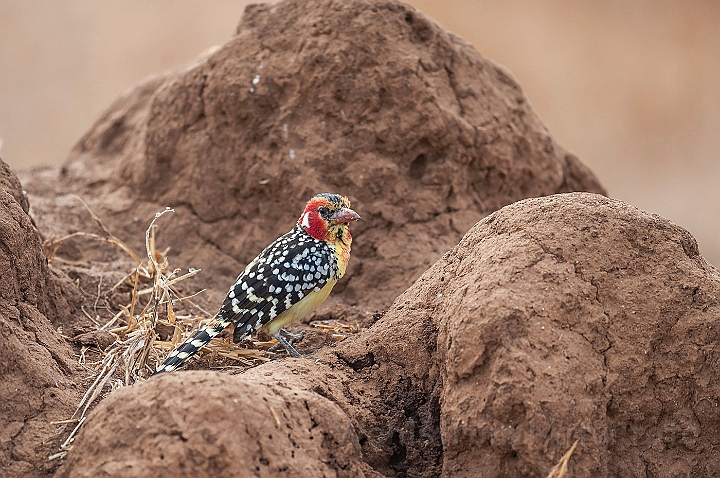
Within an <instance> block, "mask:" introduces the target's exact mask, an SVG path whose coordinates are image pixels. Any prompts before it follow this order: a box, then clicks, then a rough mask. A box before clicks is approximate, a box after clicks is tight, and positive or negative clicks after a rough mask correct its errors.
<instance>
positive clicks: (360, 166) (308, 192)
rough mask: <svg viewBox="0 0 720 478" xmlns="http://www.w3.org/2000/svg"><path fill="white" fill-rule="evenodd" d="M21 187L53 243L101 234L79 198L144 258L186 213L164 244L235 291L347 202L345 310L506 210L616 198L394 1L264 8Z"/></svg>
mask: <svg viewBox="0 0 720 478" xmlns="http://www.w3.org/2000/svg"><path fill="white" fill-rule="evenodd" d="M23 182H24V184H25V185H26V187H27V188H28V190H30V191H31V192H32V193H33V194H34V196H35V197H34V198H33V207H34V208H35V216H36V220H37V221H38V224H40V227H41V229H42V230H43V231H44V232H46V233H54V232H66V231H67V229H68V228H75V229H79V230H83V228H84V229H86V230H87V229H88V228H92V224H91V223H89V222H88V223H86V224H85V225H84V227H83V224H79V223H78V219H77V217H80V216H83V215H84V216H85V217H86V216H87V215H86V214H78V209H77V207H78V206H77V203H73V202H72V201H68V200H67V197H66V196H65V195H67V193H68V192H69V191H73V192H77V193H78V194H81V195H82V196H83V197H84V198H86V200H88V202H90V203H91V204H92V206H93V208H94V209H95V210H96V211H98V212H99V214H100V215H101V217H103V218H104V219H105V220H107V221H108V225H109V226H111V228H112V229H113V230H114V231H115V232H116V233H117V234H118V235H119V236H120V237H121V239H123V240H125V241H128V242H129V243H130V244H132V245H135V246H136V247H137V249H139V250H142V249H143V245H142V244H141V242H140V241H141V239H142V237H143V234H144V228H145V227H146V225H147V223H148V221H149V219H150V218H151V217H152V214H153V213H154V212H155V211H157V210H158V209H162V208H163V207H164V206H170V207H174V208H176V209H177V214H175V216H174V217H173V219H172V225H170V226H168V227H169V229H168V228H166V229H165V230H164V235H163V236H162V237H161V242H162V243H163V244H166V245H169V246H170V247H171V250H172V251H173V254H177V255H179V257H176V258H174V259H173V263H175V264H183V265H185V266H192V267H196V268H202V269H203V271H204V272H203V274H200V275H198V276H197V277H196V280H197V281H198V282H197V283H198V285H201V287H203V288H205V287H210V288H217V289H218V290H222V291H225V290H227V287H228V284H230V283H231V281H232V279H233V278H234V277H236V275H237V273H238V271H240V270H242V267H243V266H244V264H246V263H247V262H248V261H249V260H250V259H252V258H253V257H254V256H255V255H256V254H257V253H258V252H259V251H260V250H262V248H263V247H264V246H265V245H267V244H268V243H269V242H270V241H271V240H273V239H275V238H276V237H278V236H279V235H280V234H282V233H284V232H286V231H287V230H289V228H290V227H291V225H292V224H293V222H294V221H295V220H296V219H297V216H298V215H299V213H300V211H301V209H302V205H303V203H304V201H307V200H308V199H309V198H310V197H311V196H312V195H314V194H315V193H318V192H324V191H330V192H339V193H342V194H344V195H347V196H349V197H350V198H351V200H352V201H353V202H354V205H356V208H357V210H358V212H359V213H360V214H361V215H362V217H363V220H362V221H361V222H360V223H358V224H356V225H354V228H353V235H354V236H355V239H356V241H355V247H354V249H353V259H352V261H351V263H350V269H349V271H348V274H347V279H346V280H344V281H343V282H342V283H341V284H339V285H338V287H336V291H335V294H334V295H333V299H332V300H339V301H342V302H344V303H345V304H351V305H360V306H362V307H363V308H368V309H372V308H384V307H387V306H388V305H389V304H390V303H391V302H392V300H393V299H394V298H395V297H396V296H397V295H398V294H399V293H401V292H402V291H403V290H405V289H406V288H407V287H408V286H409V285H410V284H411V283H412V281H413V280H415V279H416V278H417V277H418V276H419V275H420V274H421V273H422V271H424V270H425V269H427V267H429V266H430V265H431V264H432V263H433V262H434V261H435V260H437V259H438V258H439V257H440V256H441V255H442V254H443V253H444V252H445V251H447V250H448V249H449V248H450V247H452V246H453V245H455V244H457V241H458V240H459V239H460V237H462V235H463V234H464V233H465V232H466V231H467V230H468V229H469V228H470V227H471V226H472V225H473V224H475V222H477V221H478V220H479V219H481V218H482V217H483V216H485V215H487V214H489V213H490V212H492V211H494V210H496V209H498V208H500V207H502V206H504V205H507V204H510V203H512V202H513V201H516V200H519V199H522V198H526V197H531V196H543V195H549V194H553V193H557V192H566V191H591V192H600V193H603V192H604V190H603V188H602V186H601V185H600V184H599V182H598V181H597V179H596V178H595V176H594V175H593V174H592V172H590V171H589V170H588V169H587V168H586V167H585V166H584V165H583V164H582V163H581V162H580V161H579V160H578V159H577V158H575V157H574V156H572V155H570V154H568V153H566V152H565V151H564V150H563V149H562V147H560V146H559V145H558V144H556V143H555V141H554V139H553V138H552V136H551V135H550V133H549V132H548V130H547V128H546V127H545V126H544V125H543V124H542V122H541V121H540V120H539V119H538V117H537V116H536V114H535V113H534V112H533V110H532V109H531V108H530V106H529V104H528V102H527V100H526V98H525V96H524V95H523V93H522V91H521V89H520V87H519V86H518V84H517V83H516V82H515V80H514V79H513V78H512V77H511V76H510V74H509V73H508V72H507V71H505V70H504V69H503V68H501V67H499V66H498V65H496V64H494V63H492V62H491V61H489V60H487V59H485V58H483V57H482V56H481V55H480V54H478V53H477V51H475V50H474V49H473V48H472V47H471V46H470V45H469V44H467V43H466V42H464V41H463V40H461V39H459V38H457V37H456V36H454V35H452V34H449V33H448V32H446V31H444V30H443V29H442V28H441V27H440V26H438V25H437V24H435V23H434V22H433V21H431V20H430V19H428V18H427V17H426V16H424V15H423V14H422V13H420V12H418V11H416V10H414V9H412V8H411V7H409V6H407V5H404V4H401V3H398V2H395V1H387V0H353V1H337V0H325V1H320V2H306V1H304V0H297V1H285V2H281V3H279V4H276V5H253V6H250V7H249V8H248V9H247V11H246V13H245V15H244V17H243V19H242V22H241V23H240V25H239V27H238V30H237V35H236V36H235V37H233V38H232V39H231V40H230V41H229V42H228V43H226V44H225V45H223V46H222V47H221V48H220V49H219V50H218V51H216V52H215V53H213V54H211V55H210V56H208V57H207V58H205V59H203V60H202V61H199V62H198V63H197V64H195V65H192V66H190V67H188V68H186V69H184V70H181V71H178V72H173V73H169V74H166V75H164V76H161V77H158V78H154V79H151V80H149V81H147V82H146V83H144V84H143V85H141V86H139V87H138V88H136V89H135V90H133V91H131V92H129V93H128V94H126V95H124V96H122V97H121V98H119V99H118V100H117V101H116V102H115V104H113V105H112V106H111V107H110V109H109V110H108V111H107V112H106V113H105V114H104V115H103V117H102V118H101V119H100V120H99V121H98V122H97V123H96V124H95V126H93V127H92V129H91V130H90V131H89V132H88V133H87V134H86V135H85V136H84V137H83V138H82V139H81V140H80V141H79V143H78V144H77V145H76V147H75V149H74V150H73V152H72V154H71V157H70V159H69V161H68V163H67V164H66V165H65V166H64V168H63V169H62V171H61V173H60V174H59V175H54V173H53V172H52V171H50V172H45V173H36V174H35V175H34V176H30V175H29V176H27V177H25V178H23ZM48 188H51V189H53V191H48ZM43 196H45V197H43ZM73 204H75V205H74V206H73ZM63 253H64V254H68V253H69V251H64V252H63ZM71 258H73V259H82V258H85V259H87V256H85V257H83V256H82V255H81V253H80V252H77V251H76V252H75V256H74V257H71ZM216 305H217V304H216Z"/></svg>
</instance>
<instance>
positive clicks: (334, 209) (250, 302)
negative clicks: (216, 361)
mask: <svg viewBox="0 0 720 478" xmlns="http://www.w3.org/2000/svg"><path fill="white" fill-rule="evenodd" d="M358 219H360V216H359V215H358V214H357V213H356V212H355V211H353V210H352V209H350V202H349V201H348V199H347V198H346V197H343V196H340V195H337V194H327V193H324V194H318V195H317V196H315V197H313V198H312V199H311V200H310V201H309V202H308V203H307V205H306V206H305V210H304V211H303V213H302V215H301V216H300V219H298V221H297V223H296V224H295V227H294V228H293V229H292V230H291V231H290V232H288V233H287V234H285V235H283V236H281V237H279V238H278V239H276V240H275V242H273V243H272V244H270V245H269V246H267V247H266V248H265V249H264V250H263V251H262V252H261V253H260V254H259V255H258V256H257V257H256V258H255V259H253V260H252V262H250V264H248V265H247V267H246V268H245V270H244V271H243V272H242V274H240V276H238V278H237V280H236V281H235V283H234V284H233V285H232V287H230V291H229V292H228V294H227V297H226V298H225V301H224V302H223V305H222V307H220V311H219V312H218V313H217V315H216V316H215V318H214V319H213V320H212V322H210V323H209V324H208V325H206V326H205V327H203V328H202V329H201V330H199V331H198V332H196V333H195V334H194V335H192V336H191V337H190V338H188V339H187V340H186V341H185V342H183V343H182V344H181V345H180V346H179V347H178V348H176V349H175V350H174V351H173V352H172V353H171V354H170V355H169V356H168V357H167V359H165V362H163V364H162V365H160V367H158V369H157V371H156V372H155V373H156V374H157V373H160V372H172V371H173V370H177V369H178V368H179V367H181V366H182V365H183V364H184V363H185V362H187V360H188V359H190V357H192V356H193V355H195V354H196V353H197V352H198V350H200V349H201V348H202V347H204V346H205V345H207V344H208V343H209V342H210V340H211V339H212V338H213V337H215V336H216V335H218V334H219V333H220V332H222V331H223V330H224V329H225V328H226V327H227V326H228V325H230V324H235V332H234V334H233V340H234V341H235V342H239V341H240V340H243V339H244V338H246V337H248V336H250V335H251V334H253V333H254V332H256V331H258V330H260V329H261V328H262V329H265V330H267V331H268V332H269V333H270V334H271V335H272V336H273V337H275V338H277V339H278V341H279V342H280V343H281V344H282V345H283V346H284V347H285V349H286V350H287V351H288V353H289V354H291V355H293V356H295V357H301V355H300V354H299V353H298V352H297V350H295V349H294V348H293V346H292V345H291V344H290V343H289V342H288V341H287V340H285V338H284V337H282V335H281V332H284V331H283V327H285V326H287V325H288V324H290V323H292V322H294V321H297V320H300V319H302V318H303V317H305V316H306V315H307V314H309V313H310V312H311V311H312V310H314V309H315V308H316V307H317V306H319V305H320V304H322V303H323V302H324V301H325V299H327V297H328V295H329V294H330V291H331V290H332V288H333V286H334V285H335V284H336V283H337V281H338V280H340V279H341V278H342V276H343V275H345V269H346V268H347V264H348V261H349V260H350V245H351V243H352V236H351V235H350V228H349V224H350V223H351V222H353V221H357V220H358Z"/></svg>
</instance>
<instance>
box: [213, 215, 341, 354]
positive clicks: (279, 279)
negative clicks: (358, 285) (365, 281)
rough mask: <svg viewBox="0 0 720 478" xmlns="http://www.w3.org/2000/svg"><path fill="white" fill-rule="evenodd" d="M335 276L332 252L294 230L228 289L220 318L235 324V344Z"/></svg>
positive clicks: (325, 244)
mask: <svg viewBox="0 0 720 478" xmlns="http://www.w3.org/2000/svg"><path fill="white" fill-rule="evenodd" d="M336 276H337V262H336V259H335V254H334V251H333V250H332V248H331V247H330V246H329V245H328V244H327V243H326V242H324V241H319V240H317V239H314V238H313V237H312V236H310V235H309V234H307V233H306V232H305V231H304V230H302V229H301V228H299V227H295V228H294V229H293V230H292V231H290V232H288V233H287V234H285V235H283V236H281V237H279V238H278V239H277V240H276V241H275V242H273V243H272V244H270V245H269V246H268V247H266V248H265V250H263V251H262V252H261V253H260V255H258V256H257V257H256V258H255V259H254V260H253V261H252V262H251V263H250V264H248V266H247V267H246V268H245V270H244V271H243V273H242V274H240V276H239V277H238V279H237V281H236V282H235V284H233V286H232V287H231V288H230V291H229V292H228V295H227V297H226V298H225V302H224V303H223V305H222V307H221V308H220V313H219V315H220V316H222V318H223V319H225V320H228V321H232V322H233V323H234V324H235V334H234V337H233V338H234V340H235V341H236V342H237V341H239V340H241V339H242V338H244V337H246V336H248V335H250V334H252V333H253V332H255V331H257V330H258V329H259V328H260V327H262V326H263V325H265V324H267V323H268V322H270V321H271V320H273V319H274V318H276V317H278V316H279V315H280V314H282V313H283V312H285V311H286V310H287V309H289V308H290V307H292V306H293V305H294V304H296V303H297V302H299V301H300V300H302V299H303V298H304V297H305V296H307V295H308V294H309V293H311V292H313V291H319V290H320V289H322V287H323V286H324V285H326V284H327V283H328V281H329V280H330V279H331V278H333V277H336Z"/></svg>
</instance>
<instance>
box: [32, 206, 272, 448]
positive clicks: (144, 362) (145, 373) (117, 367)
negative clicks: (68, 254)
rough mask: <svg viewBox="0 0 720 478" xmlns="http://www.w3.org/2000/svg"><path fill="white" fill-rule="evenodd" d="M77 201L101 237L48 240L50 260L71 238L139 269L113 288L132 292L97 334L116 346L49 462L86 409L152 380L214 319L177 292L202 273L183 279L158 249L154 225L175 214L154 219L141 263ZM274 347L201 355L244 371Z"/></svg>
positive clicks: (228, 348) (220, 347) (228, 345)
mask: <svg viewBox="0 0 720 478" xmlns="http://www.w3.org/2000/svg"><path fill="white" fill-rule="evenodd" d="M78 199H79V200H80V202H82V204H83V206H85V208H86V209H87V210H88V212H89V213H90V215H91V216H92V219H93V221H94V222H95V224H96V226H97V228H98V229H99V233H97V234H92V233H85V232H76V233H73V234H68V235H66V236H64V237H61V238H55V237H51V238H49V239H47V240H46V241H45V242H44V244H43V249H44V252H45V255H46V257H47V258H48V260H50V261H58V262H67V261H62V259H60V258H57V257H55V254H56V252H57V251H58V249H59V248H60V246H61V245H62V244H63V243H64V242H65V241H67V240H68V239H70V238H73V237H84V238H89V239H93V240H98V241H101V242H104V243H107V244H111V245H114V246H117V247H119V248H120V249H122V250H123V251H125V252H126V253H127V254H128V255H129V256H130V257H131V258H132V259H133V261H135V262H136V266H135V267H134V268H133V269H132V271H130V272H129V273H128V274H127V275H126V276H125V277H124V278H123V280H122V281H121V282H119V283H118V284H116V285H115V286H114V287H113V288H112V289H113V290H114V289H116V288H118V287H119V286H121V285H123V284H125V285H128V286H129V287H130V288H131V293H130V303H128V304H126V305H124V306H121V307H120V310H119V311H118V312H117V313H115V314H114V316H113V317H112V318H111V319H110V320H109V321H108V322H106V323H105V324H104V325H102V326H100V327H99V330H103V331H107V332H109V333H111V334H112V335H113V337H115V342H114V343H113V344H111V345H110V346H109V347H108V348H107V349H106V350H104V351H101V354H102V355H101V359H100V360H99V361H98V362H96V363H95V365H96V366H95V368H94V370H93V373H92V375H91V377H90V380H92V383H91V384H90V386H89V387H88V389H87V390H86V392H85V394H84V395H83V397H82V399H81V400H80V403H79V404H78V406H77V409H76V410H75V413H73V415H72V417H70V418H69V419H68V420H62V421H59V422H53V424H56V425H61V429H60V430H59V432H63V431H65V430H66V427H68V426H69V425H75V427H74V428H73V430H72V431H71V432H70V435H69V436H68V437H67V439H66V440H65V442H64V443H63V444H62V445H61V446H60V450H61V451H60V452H59V453H56V454H54V455H52V456H51V457H49V458H50V459H51V460H52V459H57V458H62V457H64V456H65V455H66V454H67V451H68V450H70V449H71V448H72V443H73V441H74V439H75V436H76V434H77V433H78V431H79V430H80V427H81V426H82V424H83V423H84V421H85V418H86V414H87V412H88V409H89V408H90V406H91V405H93V404H94V403H95V401H96V400H97V399H98V398H99V397H102V396H104V395H106V394H107V393H108V392H109V391H112V390H115V389H118V388H120V387H123V386H127V385H132V384H134V383H137V382H138V381H142V380H145V379H146V378H148V377H149V376H150V375H152V373H153V372H154V371H155V369H156V368H157V366H158V365H159V364H161V363H162V362H163V360H164V359H165V358H166V357H167V354H168V353H169V352H170V351H172V350H173V349H174V348H175V347H176V346H177V345H178V344H179V343H181V342H182V341H184V340H185V339H186V338H188V337H189V336H190V335H191V334H193V333H194V332H195V331H196V330H197V329H199V328H200V327H202V326H203V325H205V324H206V323H207V322H209V321H210V320H211V319H212V316H211V314H208V313H207V312H205V311H204V310H203V309H202V308H200V307H199V306H198V305H197V304H195V303H193V302H192V300H191V298H192V297H194V296H195V295H197V294H199V293H201V292H203V291H200V292H197V293H195V294H192V295H189V296H185V295H182V294H181V293H180V292H179V291H178V289H177V285H178V283H180V282H181V281H183V280H185V279H187V278H189V277H192V276H194V275H195V274H197V273H198V272H200V270H199V269H189V270H188V272H187V273H185V274H180V269H171V268H170V266H169V263H168V259H167V250H166V251H160V250H158V249H157V247H156V243H155V231H156V227H157V226H156V224H155V223H156V221H157V220H158V219H159V218H160V217H161V216H163V215H164V214H167V213H171V212H174V210H173V209H170V208H166V209H165V210H164V211H161V212H158V213H156V214H155V218H154V219H153V220H152V222H151V223H150V225H149V226H148V228H147V230H146V232H145V250H146V256H147V257H146V258H145V259H141V258H140V255H138V254H136V253H135V252H134V251H133V250H132V249H131V248H130V247H129V246H127V245H126V244H125V243H123V242H122V241H121V240H120V239H118V238H117V237H115V236H114V235H113V234H111V233H110V231H109V230H108V229H107V228H106V227H105V226H104V225H103V224H102V222H101V221H100V219H99V218H98V217H97V215H95V214H94V213H93V212H92V210H90V208H89V207H88V205H87V204H86V203H85V202H84V201H82V200H81V199H80V198H78ZM148 282H150V284H151V285H150V286H149V287H144V286H143V285H144V284H147V283H148ZM145 296H147V298H145ZM178 304H187V305H188V306H190V307H191V308H192V309H194V310H198V311H199V312H201V315H197V314H185V315H179V314H177V313H176V306H177V305H178ZM159 325H162V326H165V327H167V326H171V327H172V329H173V333H172V336H171V337H170V338H169V340H166V341H162V340H159V334H158V330H157V327H158V326H159ZM276 343H277V341H271V342H254V341H253V342H252V345H251V348H241V346H240V345H237V344H233V343H232V340H229V339H222V338H214V339H213V340H212V341H211V342H210V344H208V346H207V347H206V348H205V350H204V351H203V353H206V354H207V353H210V354H212V355H211V356H212V357H213V358H214V357H222V358H225V359H230V360H232V361H234V362H236V363H237V364H238V365H239V366H237V365H236V366H234V367H233V366H231V367H229V368H232V369H240V370H244V369H246V368H249V367H254V366H256V365H259V364H260V363H263V362H265V361H268V360H270V358H269V357H268V355H269V353H268V352H267V348H269V347H271V346H273V345H275V344H276ZM86 351H87V349H86V348H83V349H82V350H81V353H80V359H79V362H80V364H81V365H83V366H86V365H88V363H87V361H86V357H85V356H86V353H85V352H86ZM90 365H92V364H90ZM225 368H228V367H225Z"/></svg>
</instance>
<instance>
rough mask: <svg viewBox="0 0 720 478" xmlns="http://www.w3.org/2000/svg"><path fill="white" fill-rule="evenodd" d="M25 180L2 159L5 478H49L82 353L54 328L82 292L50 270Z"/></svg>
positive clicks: (0, 430)
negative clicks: (57, 422)
mask: <svg viewBox="0 0 720 478" xmlns="http://www.w3.org/2000/svg"><path fill="white" fill-rule="evenodd" d="M27 211H28V201H27V198H26V197H25V192H24V191H23V190H22V188H21V186H20V182H19V181H18V179H17V178H16V177H15V175H14V174H13V173H12V172H11V171H10V169H9V168H8V167H7V165H6V164H5V163H4V162H3V161H2V160H1V159H0V270H2V280H0V352H1V353H0V475H2V476H28V477H33V476H46V474H47V473H50V472H52V471H53V469H54V468H55V467H56V466H57V462H50V461H48V456H50V454H51V453H54V452H56V451H57V449H58V446H59V445H60V443H61V441H59V440H60V435H59V434H58V430H57V427H55V426H52V425H50V421H51V420H61V419H64V418H67V417H68V416H69V415H70V414H71V413H72V411H73V409H74V406H76V405H77V401H78V399H79V393H78V390H77V389H76V387H75V384H74V383H73V382H72V380H73V375H74V374H77V372H78V366H77V361H76V358H75V354H74V353H73V351H72V349H71V348H70V347H69V346H68V345H67V344H66V343H65V341H64V340H63V339H62V338H61V337H60V336H59V334H58V333H57V332H56V331H55V330H54V328H53V323H52V322H55V321H58V320H60V319H64V318H66V317H68V316H70V315H71V313H72V311H73V307H74V304H76V303H77V302H78V299H79V292H78V291H77V289H76V288H75V286H74V284H73V283H72V282H71V281H70V280H68V279H67V277H66V276H64V275H63V274H61V273H59V272H57V271H56V270H54V269H52V268H50V267H49V266H48V265H47V261H46V259H45V256H44V255H43V251H42V246H41V242H40V235H39V233H38V231H37V229H35V226H34V225H33V223H32V221H31V220H30V217H29V216H28V215H27Z"/></svg>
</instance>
